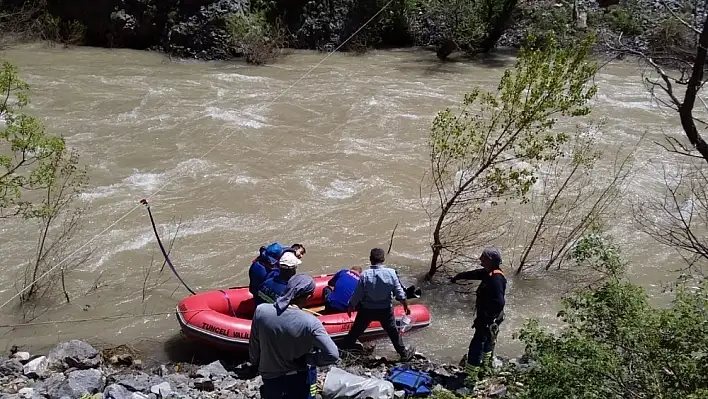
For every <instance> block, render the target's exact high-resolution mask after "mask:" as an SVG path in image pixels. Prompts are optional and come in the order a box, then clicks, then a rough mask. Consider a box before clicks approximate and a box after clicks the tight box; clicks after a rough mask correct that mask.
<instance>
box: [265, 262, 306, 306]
mask: <svg viewBox="0 0 708 399" xmlns="http://www.w3.org/2000/svg"><path fill="white" fill-rule="evenodd" d="M278 263H279V265H278V268H277V269H273V271H271V272H270V274H269V275H268V277H266V280H265V281H264V282H263V284H262V285H261V288H260V289H259V290H258V296H256V298H255V301H256V306H258V305H260V304H261V303H274V302H275V301H276V300H277V299H278V298H279V297H280V296H282V295H283V293H284V292H285V288H286V287H287V285H288V280H290V278H291V277H292V276H294V275H295V273H297V267H298V266H299V265H300V264H301V263H302V261H301V260H300V259H298V257H297V255H296V254H295V253H293V252H285V253H284V254H283V255H282V256H281V257H280V261H279V262H278Z"/></svg>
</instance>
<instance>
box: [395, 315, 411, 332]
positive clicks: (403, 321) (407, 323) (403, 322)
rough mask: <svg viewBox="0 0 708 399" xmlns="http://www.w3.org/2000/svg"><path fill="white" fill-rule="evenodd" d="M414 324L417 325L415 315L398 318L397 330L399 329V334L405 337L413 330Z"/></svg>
mask: <svg viewBox="0 0 708 399" xmlns="http://www.w3.org/2000/svg"><path fill="white" fill-rule="evenodd" d="M413 324H415V318H414V317H413V315H403V317H400V318H396V328H397V329H398V333H399V334H401V335H403V334H405V333H407V332H408V330H410V329H411V328H413Z"/></svg>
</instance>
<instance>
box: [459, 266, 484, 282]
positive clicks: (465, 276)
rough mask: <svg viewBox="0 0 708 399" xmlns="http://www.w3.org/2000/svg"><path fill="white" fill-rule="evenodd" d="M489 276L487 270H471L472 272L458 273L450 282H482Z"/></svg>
mask: <svg viewBox="0 0 708 399" xmlns="http://www.w3.org/2000/svg"><path fill="white" fill-rule="evenodd" d="M487 274H489V272H488V271H487V270H486V269H484V268H479V269H475V270H470V271H466V272H462V273H458V274H456V275H455V277H453V278H451V279H450V282H452V283H454V282H456V281H457V280H481V279H483V278H484V276H485V275H487Z"/></svg>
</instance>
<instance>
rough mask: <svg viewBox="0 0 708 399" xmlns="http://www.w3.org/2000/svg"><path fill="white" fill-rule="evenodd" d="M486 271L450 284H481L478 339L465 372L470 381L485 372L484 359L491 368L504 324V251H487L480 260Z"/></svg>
mask: <svg viewBox="0 0 708 399" xmlns="http://www.w3.org/2000/svg"><path fill="white" fill-rule="evenodd" d="M479 261H480V263H481V265H482V268H480V269H476V270H471V271H467V272H462V273H459V274H457V275H456V276H455V277H453V278H452V279H451V280H450V281H451V282H453V283H455V282H457V280H481V282H480V283H479V287H477V302H476V304H475V308H476V309H475V310H476V317H475V319H474V324H473V325H472V326H473V327H474V329H475V330H474V336H473V337H472V341H471V342H470V347H469V351H468V352H467V365H466V368H465V370H466V371H467V375H468V377H469V379H470V380H472V381H476V380H477V379H478V378H479V376H480V372H481V371H482V363H483V358H484V361H485V362H487V364H491V360H492V353H493V352H494V344H495V342H496V338H497V333H498V332H499V324H500V323H501V322H502V321H503V320H504V305H505V299H504V295H505V293H506V277H504V273H503V272H502V271H501V269H500V266H501V263H502V257H501V251H499V249H497V248H486V249H485V250H484V251H482V255H480V257H479Z"/></svg>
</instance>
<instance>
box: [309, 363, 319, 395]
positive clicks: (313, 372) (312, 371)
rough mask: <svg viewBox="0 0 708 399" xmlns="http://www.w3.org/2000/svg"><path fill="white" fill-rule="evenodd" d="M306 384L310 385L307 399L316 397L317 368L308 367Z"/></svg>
mask: <svg viewBox="0 0 708 399" xmlns="http://www.w3.org/2000/svg"><path fill="white" fill-rule="evenodd" d="M307 383H308V384H309V385H310V396H309V397H308V399H315V397H317V367H315V366H308V370H307Z"/></svg>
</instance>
